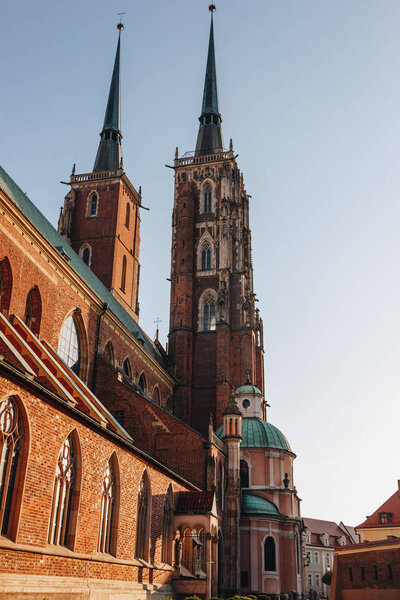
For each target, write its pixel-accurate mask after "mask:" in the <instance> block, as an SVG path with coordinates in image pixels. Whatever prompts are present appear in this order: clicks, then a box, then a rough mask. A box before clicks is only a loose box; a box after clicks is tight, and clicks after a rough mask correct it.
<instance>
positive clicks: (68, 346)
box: [57, 315, 81, 375]
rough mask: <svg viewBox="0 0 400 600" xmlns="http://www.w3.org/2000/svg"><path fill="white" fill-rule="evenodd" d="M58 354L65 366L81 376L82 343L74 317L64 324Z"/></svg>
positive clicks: (68, 318)
mask: <svg viewBox="0 0 400 600" xmlns="http://www.w3.org/2000/svg"><path fill="white" fill-rule="evenodd" d="M57 354H58V356H59V357H60V358H62V360H63V361H64V362H65V364H66V365H67V366H68V367H70V369H72V371H73V372H74V373H76V374H77V375H79V372H80V367H81V343H80V339H79V334H78V328H77V326H76V322H75V319H74V317H73V315H70V316H69V317H67V318H66V319H65V321H64V323H63V324H62V327H61V332H60V339H59V341H58V350H57Z"/></svg>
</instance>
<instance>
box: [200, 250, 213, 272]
mask: <svg viewBox="0 0 400 600" xmlns="http://www.w3.org/2000/svg"><path fill="white" fill-rule="evenodd" d="M201 268H202V269H203V271H204V270H206V269H211V249H210V246H209V244H204V246H203V249H202V251H201Z"/></svg>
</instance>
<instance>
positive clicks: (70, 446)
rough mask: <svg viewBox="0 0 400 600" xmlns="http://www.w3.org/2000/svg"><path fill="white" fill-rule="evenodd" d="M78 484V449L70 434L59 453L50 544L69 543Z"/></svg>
mask: <svg viewBox="0 0 400 600" xmlns="http://www.w3.org/2000/svg"><path fill="white" fill-rule="evenodd" d="M76 485H77V474H76V450H75V446H74V442H73V438H72V436H71V435H69V436H68V437H67V439H66V440H65V442H64V443H63V445H62V448H61V451H60V454H59V455H58V461H57V469H56V478H55V481H54V491H53V502H52V508H51V519H50V532H49V544H56V545H59V546H68V545H69V542H70V540H69V538H70V533H71V525H72V512H73V500H74V489H75V487H76Z"/></svg>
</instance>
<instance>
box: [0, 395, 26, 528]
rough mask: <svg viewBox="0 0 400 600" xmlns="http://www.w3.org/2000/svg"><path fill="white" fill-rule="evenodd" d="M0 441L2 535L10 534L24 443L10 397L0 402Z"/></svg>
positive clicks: (22, 433) (0, 513) (20, 426)
mask: <svg viewBox="0 0 400 600" xmlns="http://www.w3.org/2000/svg"><path fill="white" fill-rule="evenodd" d="M0 443H1V462H0V527H1V533H2V535H6V536H10V530H11V524H12V516H13V510H14V508H15V504H16V497H15V496H16V493H17V487H18V485H17V480H18V474H19V468H20V463H21V459H22V451H23V444H24V432H23V426H22V419H21V416H20V414H19V409H18V405H17V403H16V401H15V399H14V398H12V397H11V398H7V399H6V400H4V401H3V402H2V403H1V404H0Z"/></svg>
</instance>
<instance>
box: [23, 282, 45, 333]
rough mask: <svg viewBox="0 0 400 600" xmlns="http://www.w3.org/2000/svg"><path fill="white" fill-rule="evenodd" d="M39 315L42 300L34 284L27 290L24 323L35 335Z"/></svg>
mask: <svg viewBox="0 0 400 600" xmlns="http://www.w3.org/2000/svg"><path fill="white" fill-rule="evenodd" d="M41 317H42V300H41V298H40V292H39V289H38V287H37V286H36V285H35V287H33V288H32V289H31V290H30V291H29V293H28V295H27V297H26V303H25V323H26V325H27V326H28V327H29V329H30V330H31V331H32V333H34V334H35V335H39V330H40V320H41Z"/></svg>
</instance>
